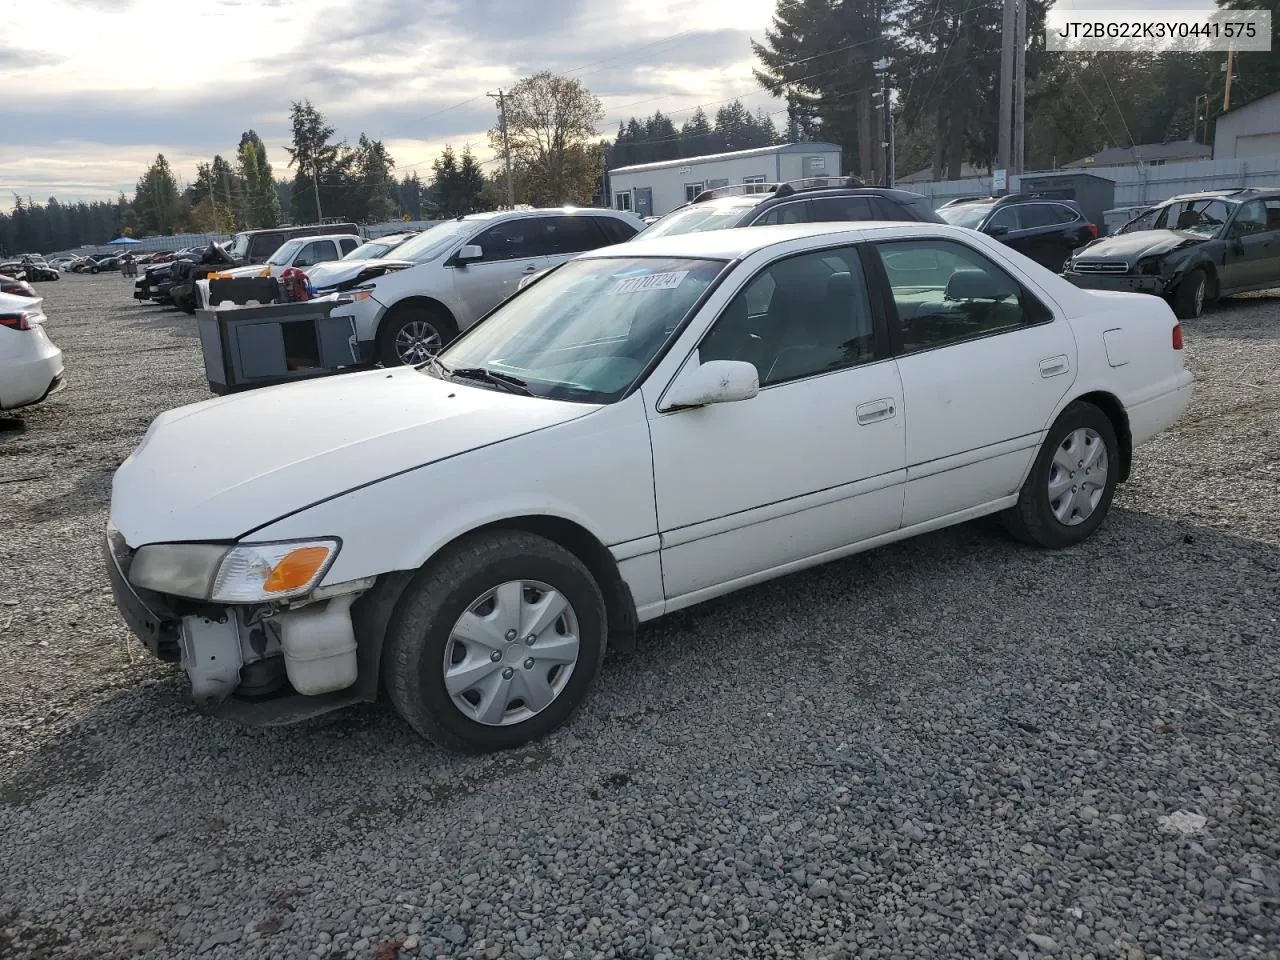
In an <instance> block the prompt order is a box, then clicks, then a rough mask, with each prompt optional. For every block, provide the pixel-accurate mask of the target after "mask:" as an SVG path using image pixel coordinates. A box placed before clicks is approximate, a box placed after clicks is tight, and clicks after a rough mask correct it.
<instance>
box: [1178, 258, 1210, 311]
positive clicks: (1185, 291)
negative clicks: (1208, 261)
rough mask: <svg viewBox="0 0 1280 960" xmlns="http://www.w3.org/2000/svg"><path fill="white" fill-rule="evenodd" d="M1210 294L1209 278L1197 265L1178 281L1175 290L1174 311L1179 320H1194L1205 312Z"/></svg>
mask: <svg viewBox="0 0 1280 960" xmlns="http://www.w3.org/2000/svg"><path fill="white" fill-rule="evenodd" d="M1208 294H1209V278H1208V276H1206V274H1205V272H1204V271H1203V270H1202V269H1200V268H1199V267H1196V268H1195V269H1194V270H1192V271H1190V272H1189V273H1188V274H1187V275H1186V276H1185V277H1183V278H1182V279H1181V280H1180V281H1178V286H1177V287H1176V288H1175V289H1174V291H1173V312H1174V314H1175V315H1176V316H1177V318H1178V319H1179V320H1194V319H1195V318H1196V317H1198V316H1200V314H1202V313H1203V312H1204V304H1205V301H1206V300H1207V299H1208Z"/></svg>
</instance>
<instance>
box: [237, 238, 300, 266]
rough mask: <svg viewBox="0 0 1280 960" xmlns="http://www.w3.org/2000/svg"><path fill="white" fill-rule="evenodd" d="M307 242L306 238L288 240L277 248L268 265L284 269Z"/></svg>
mask: <svg viewBox="0 0 1280 960" xmlns="http://www.w3.org/2000/svg"><path fill="white" fill-rule="evenodd" d="M306 242H307V238H306V237H295V238H294V239H292V240H286V241H285V242H284V243H283V244H281V245H280V247H279V248H277V250H276V252H275V253H273V254H272V255H271V256H270V257H269V258H268V259H267V265H268V266H272V267H283V266H285V265H286V264H288V263H291V262H292V261H293V258H294V256H295V255H297V253H298V250H299V249H300V248H301V247H302V245H303V244H304V243H306ZM227 252H228V253H230V252H231V251H229V250H228V251H227Z"/></svg>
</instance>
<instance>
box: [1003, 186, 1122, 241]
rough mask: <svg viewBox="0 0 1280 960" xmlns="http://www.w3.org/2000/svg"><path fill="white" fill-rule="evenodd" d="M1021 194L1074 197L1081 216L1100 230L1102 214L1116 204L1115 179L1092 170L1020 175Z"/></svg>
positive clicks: (1058, 197)
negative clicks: (1091, 171) (1093, 172)
mask: <svg viewBox="0 0 1280 960" xmlns="http://www.w3.org/2000/svg"><path fill="white" fill-rule="evenodd" d="M1018 191H1019V192H1020V193H1041V194H1044V195H1045V196H1049V197H1053V198H1054V199H1056V200H1074V201H1075V202H1076V203H1078V204H1080V209H1082V210H1083V211H1084V215H1085V216H1086V217H1088V218H1089V219H1090V220H1091V221H1092V222H1093V223H1095V224H1097V226H1098V232H1099V233H1102V232H1103V227H1104V224H1105V223H1106V218H1105V217H1104V214H1105V213H1106V212H1107V211H1108V210H1110V209H1112V208H1113V207H1114V206H1115V205H1116V182H1115V181H1114V180H1108V179H1107V178H1106V177H1099V176H1095V175H1094V174H1092V173H1038V174H1033V175H1031V176H1023V177H1022V180H1021V181H1020V183H1019V186H1018Z"/></svg>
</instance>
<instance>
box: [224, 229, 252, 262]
mask: <svg viewBox="0 0 1280 960" xmlns="http://www.w3.org/2000/svg"><path fill="white" fill-rule="evenodd" d="M226 251H227V253H229V254H231V256H233V257H235V258H236V259H237V260H243V259H244V258H245V257H247V256H248V255H249V235H248V234H247V233H237V234H236V235H235V236H234V237H232V238H231V242H230V243H228V244H227V246H226Z"/></svg>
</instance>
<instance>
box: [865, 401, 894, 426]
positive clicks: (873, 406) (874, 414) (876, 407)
mask: <svg viewBox="0 0 1280 960" xmlns="http://www.w3.org/2000/svg"><path fill="white" fill-rule="evenodd" d="M856 412H857V414H858V423H860V424H863V425H864V426H865V425H866V424H868V423H879V422H880V421H881V420H891V419H892V418H893V417H894V416H895V415H896V414H897V412H898V405H897V404H896V403H895V402H894V401H893V400H891V399H889V398H887V397H886V398H885V399H883V400H872V401H871V402H870V403H863V404H859V405H858V408H857V411H856Z"/></svg>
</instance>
